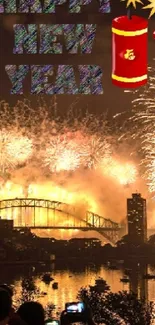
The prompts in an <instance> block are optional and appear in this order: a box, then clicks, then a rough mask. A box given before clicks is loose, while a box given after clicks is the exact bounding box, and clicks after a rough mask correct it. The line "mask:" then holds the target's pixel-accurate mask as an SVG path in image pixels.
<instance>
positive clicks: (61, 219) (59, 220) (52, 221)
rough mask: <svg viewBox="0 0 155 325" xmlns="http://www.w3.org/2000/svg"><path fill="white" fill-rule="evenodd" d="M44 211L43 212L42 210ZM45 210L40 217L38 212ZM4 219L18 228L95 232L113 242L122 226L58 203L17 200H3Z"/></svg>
mask: <svg viewBox="0 0 155 325" xmlns="http://www.w3.org/2000/svg"><path fill="white" fill-rule="evenodd" d="M42 209H44V210H42ZM40 210H41V211H42V212H41V215H40V216H39V217H38V211H40ZM0 216H1V217H2V219H6V218H7V219H13V220H14V226H15V227H16V228H23V227H27V228H31V229H79V230H83V231H87V230H95V231H98V232H99V233H100V234H101V235H103V236H104V237H105V238H106V239H108V240H110V241H111V242H115V241H116V240H117V239H118V234H119V230H120V226H119V225H118V224H117V223H115V222H114V221H112V220H110V219H106V218H104V217H101V216H99V215H98V214H95V213H93V212H90V211H86V212H84V215H82V216H81V212H79V211H78V209H76V208H75V207H74V206H72V205H68V204H66V203H62V202H59V201H50V200H44V199H36V198H15V199H7V200H2V201H0Z"/></svg>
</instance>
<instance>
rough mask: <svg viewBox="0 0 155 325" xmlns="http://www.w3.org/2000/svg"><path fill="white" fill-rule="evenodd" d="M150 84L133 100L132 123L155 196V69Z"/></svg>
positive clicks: (152, 70) (148, 181)
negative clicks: (134, 126)
mask: <svg viewBox="0 0 155 325" xmlns="http://www.w3.org/2000/svg"><path fill="white" fill-rule="evenodd" d="M149 71H150V82H149V84H148V85H147V86H146V87H145V90H144V92H143V93H140V90H139V91H137V92H136V96H137V93H138V95H139V96H138V99H135V100H133V107H134V108H133V113H134V116H133V117H132V119H131V120H132V121H133V122H134V124H135V125H136V127H137V129H138V132H136V133H135V134H134V138H139V139H140V143H141V151H142V153H143V155H144V157H143V159H142V164H143V166H144V168H145V175H144V176H145V177H146V178H147V183H148V186H149V190H150V192H153V194H154V195H155V99H154V90H155V77H154V76H155V69H153V68H151V69H149Z"/></svg>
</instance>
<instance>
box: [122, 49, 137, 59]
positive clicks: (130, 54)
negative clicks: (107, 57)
mask: <svg viewBox="0 0 155 325" xmlns="http://www.w3.org/2000/svg"><path fill="white" fill-rule="evenodd" d="M124 58H125V59H126V60H130V61H133V60H134V59H135V58H136V56H135V53H134V50H133V49H132V50H126V52H125V54H124Z"/></svg>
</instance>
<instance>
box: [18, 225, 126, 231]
mask: <svg viewBox="0 0 155 325" xmlns="http://www.w3.org/2000/svg"><path fill="white" fill-rule="evenodd" d="M23 228H28V229H64V230H65V229H66V230H69V229H72V230H83V231H84V230H86V231H88V230H95V231H119V230H120V228H105V227H80V226H79V227H78V226H74V227H71V226H68V227H65V226H15V227H14V229H23Z"/></svg>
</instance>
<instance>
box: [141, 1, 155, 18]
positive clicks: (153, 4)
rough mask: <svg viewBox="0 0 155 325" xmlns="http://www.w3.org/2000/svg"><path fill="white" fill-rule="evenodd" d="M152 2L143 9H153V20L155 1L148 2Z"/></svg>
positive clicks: (151, 14)
mask: <svg viewBox="0 0 155 325" xmlns="http://www.w3.org/2000/svg"><path fill="white" fill-rule="evenodd" d="M148 1H149V2H150V4H149V5H147V6H145V7H143V9H151V12H150V16H149V18H151V17H152V16H153V15H154V14H155V0H148Z"/></svg>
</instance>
